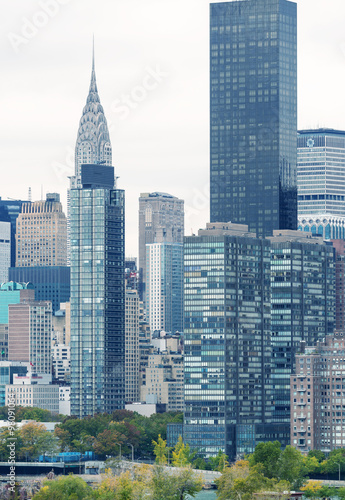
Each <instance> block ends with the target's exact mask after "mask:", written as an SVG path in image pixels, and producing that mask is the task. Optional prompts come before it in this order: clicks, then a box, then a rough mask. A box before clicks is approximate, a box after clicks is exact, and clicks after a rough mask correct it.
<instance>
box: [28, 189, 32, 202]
mask: <svg viewBox="0 0 345 500" xmlns="http://www.w3.org/2000/svg"><path fill="white" fill-rule="evenodd" d="M28 201H32V196H31V187H29V192H28Z"/></svg>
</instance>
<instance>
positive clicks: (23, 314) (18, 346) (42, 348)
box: [8, 300, 52, 374]
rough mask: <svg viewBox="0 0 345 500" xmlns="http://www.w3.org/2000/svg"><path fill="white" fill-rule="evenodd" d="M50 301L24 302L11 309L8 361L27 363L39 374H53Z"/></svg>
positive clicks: (9, 315)
mask: <svg viewBox="0 0 345 500" xmlns="http://www.w3.org/2000/svg"><path fill="white" fill-rule="evenodd" d="M51 337H52V305H51V302H46V301H36V300H23V301H21V302H20V303H19V304H10V305H9V306H8V359H9V361H27V362H29V363H30V365H31V366H32V369H33V370H34V371H35V372H36V373H46V374H51V372H52V356H51Z"/></svg>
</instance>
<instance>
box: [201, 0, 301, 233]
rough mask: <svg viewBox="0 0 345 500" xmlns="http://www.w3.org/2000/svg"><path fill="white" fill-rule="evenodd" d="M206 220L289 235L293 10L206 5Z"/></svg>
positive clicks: (255, 2)
mask: <svg viewBox="0 0 345 500" xmlns="http://www.w3.org/2000/svg"><path fill="white" fill-rule="evenodd" d="M210 12H211V20H210V92H211V94H210V107H211V109H210V128H211V131H210V133H211V147H210V155H211V158H210V162H211V170H210V189H211V192H210V199H211V200H210V208H211V221H213V222H216V221H218V222H222V221H232V222H233V223H238V224H248V226H249V230H250V231H252V232H255V233H256V234H257V235H258V236H259V237H262V236H266V235H270V234H272V231H273V230H274V229H297V178H296V155H297V5H296V3H294V2H289V1H286V0H242V1H237V2H222V3H212V4H211V5H210Z"/></svg>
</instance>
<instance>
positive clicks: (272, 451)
mask: <svg viewBox="0 0 345 500" xmlns="http://www.w3.org/2000/svg"><path fill="white" fill-rule="evenodd" d="M281 453H282V452H281V446H280V443H279V441H274V442H271V441H270V442H267V443H259V444H258V445H257V446H256V447H255V450H254V453H252V454H251V455H250V456H249V465H250V466H251V467H252V466H253V465H257V464H262V466H263V469H262V471H263V474H264V476H266V477H268V478H273V477H277V474H278V461H279V458H280V456H281Z"/></svg>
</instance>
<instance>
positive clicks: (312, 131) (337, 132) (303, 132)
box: [297, 128, 345, 137]
mask: <svg viewBox="0 0 345 500" xmlns="http://www.w3.org/2000/svg"><path fill="white" fill-rule="evenodd" d="M297 133H298V134H299V135H317V134H319V135H342V136H344V137H345V131H344V130H335V129H334V128H316V129H307V130H298V131H297Z"/></svg>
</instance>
